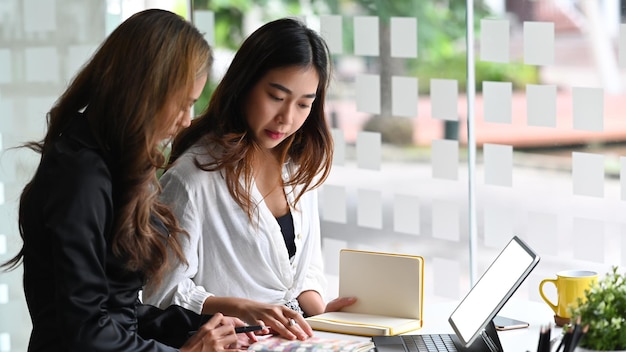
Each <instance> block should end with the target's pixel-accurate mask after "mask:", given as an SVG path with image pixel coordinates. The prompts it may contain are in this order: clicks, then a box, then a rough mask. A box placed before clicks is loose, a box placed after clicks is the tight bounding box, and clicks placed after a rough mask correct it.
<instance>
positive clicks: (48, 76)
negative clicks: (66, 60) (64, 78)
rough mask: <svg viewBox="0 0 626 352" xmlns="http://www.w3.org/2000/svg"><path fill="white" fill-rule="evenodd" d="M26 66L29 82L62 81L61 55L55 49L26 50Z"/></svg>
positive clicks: (50, 47) (33, 48) (32, 48)
mask: <svg viewBox="0 0 626 352" xmlns="http://www.w3.org/2000/svg"><path fill="white" fill-rule="evenodd" d="M24 66H25V70H26V81H27V82H45V83H58V82H59V81H60V78H59V77H60V71H61V70H60V66H59V55H58V53H57V48H55V47H52V46H49V47H31V48H26V49H24Z"/></svg>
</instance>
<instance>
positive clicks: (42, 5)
mask: <svg viewBox="0 0 626 352" xmlns="http://www.w3.org/2000/svg"><path fill="white" fill-rule="evenodd" d="M22 1H23V2H22V4H23V10H24V14H23V16H22V19H23V21H24V32H26V33H35V32H48V31H50V32H52V31H56V30H57V22H56V19H57V11H56V10H57V7H56V3H57V2H56V1H55V0H22Z"/></svg>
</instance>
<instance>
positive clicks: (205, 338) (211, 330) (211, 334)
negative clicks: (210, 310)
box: [181, 313, 238, 352]
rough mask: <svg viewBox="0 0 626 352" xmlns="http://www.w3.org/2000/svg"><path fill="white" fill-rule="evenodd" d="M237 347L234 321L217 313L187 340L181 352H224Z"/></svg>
mask: <svg viewBox="0 0 626 352" xmlns="http://www.w3.org/2000/svg"><path fill="white" fill-rule="evenodd" d="M237 347H238V340H237V334H235V328H234V326H233V325H232V321H231V320H229V319H228V318H225V317H224V316H223V315H222V314H221V313H217V314H215V315H214V316H213V317H212V318H211V319H210V320H209V321H208V322H206V323H205V324H204V325H202V326H201V327H200V328H199V329H198V331H197V332H196V333H195V334H194V335H193V336H191V338H189V340H187V342H186V343H185V345H184V346H183V347H182V348H181V351H211V352H223V351H227V350H232V349H233V348H237ZM235 350H236V349H235Z"/></svg>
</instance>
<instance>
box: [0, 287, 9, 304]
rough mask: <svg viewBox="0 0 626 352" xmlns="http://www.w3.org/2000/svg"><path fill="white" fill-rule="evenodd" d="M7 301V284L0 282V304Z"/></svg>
mask: <svg viewBox="0 0 626 352" xmlns="http://www.w3.org/2000/svg"><path fill="white" fill-rule="evenodd" d="M7 303H9V285H7V284H1V283H0V304H7Z"/></svg>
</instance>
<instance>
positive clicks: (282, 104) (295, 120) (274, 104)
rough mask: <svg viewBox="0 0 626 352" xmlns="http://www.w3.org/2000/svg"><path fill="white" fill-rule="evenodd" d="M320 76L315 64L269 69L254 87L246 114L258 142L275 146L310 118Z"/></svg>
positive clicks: (267, 146)
mask: <svg viewBox="0 0 626 352" xmlns="http://www.w3.org/2000/svg"><path fill="white" fill-rule="evenodd" d="M318 84H319V76H318V74H317V71H316V70H315V69H314V68H313V67H310V66H309V67H300V66H289V67H283V68H277V69H273V70H270V71H268V72H267V73H266V74H265V76H263V77H262V78H261V79H260V80H259V81H258V82H257V83H256V85H255V86H254V87H253V88H252V90H251V91H250V95H249V96H248V99H247V101H246V107H245V110H244V111H245V114H246V121H247V122H248V127H249V129H250V131H252V133H253V135H254V138H255V140H256V142H257V143H258V144H259V145H260V146H261V147H263V148H267V149H272V148H274V147H276V146H277V145H278V144H280V142H282V141H283V140H285V138H287V137H289V136H290V135H292V134H294V133H295V132H296V131H297V130H298V129H300V127H302V125H303V124H304V121H306V119H307V117H308V116H309V113H310V112H311V106H312V105H313V101H315V92H316V91H317V86H318Z"/></svg>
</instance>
